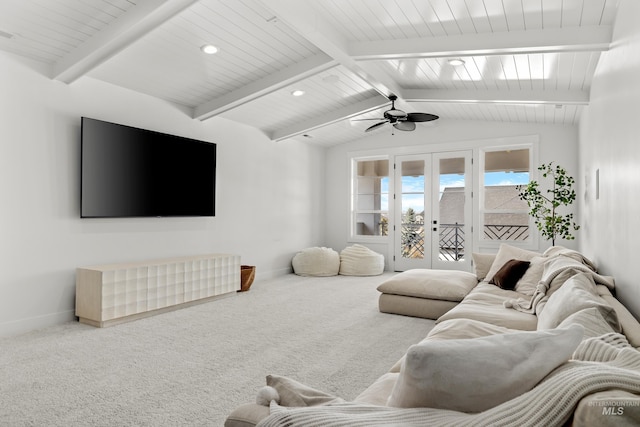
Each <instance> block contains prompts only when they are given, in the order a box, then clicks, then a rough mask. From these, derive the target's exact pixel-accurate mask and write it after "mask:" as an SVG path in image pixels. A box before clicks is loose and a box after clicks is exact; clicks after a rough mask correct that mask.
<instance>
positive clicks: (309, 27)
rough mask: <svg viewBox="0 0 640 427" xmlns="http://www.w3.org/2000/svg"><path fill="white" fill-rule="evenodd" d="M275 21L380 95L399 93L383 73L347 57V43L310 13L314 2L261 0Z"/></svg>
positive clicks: (332, 27)
mask: <svg viewBox="0 0 640 427" xmlns="http://www.w3.org/2000/svg"><path fill="white" fill-rule="evenodd" d="M262 4H263V5H264V7H265V8H267V9H268V10H270V11H271V12H272V13H273V14H274V15H275V16H276V17H277V18H278V21H280V22H283V23H285V24H286V25H287V26H289V27H291V28H292V29H293V30H294V31H296V32H297V33H298V34H300V36H301V37H304V38H305V39H307V40H308V41H309V42H311V43H312V44H314V45H315V46H316V47H317V48H318V49H320V50H322V51H323V52H325V53H326V54H327V55H329V56H331V57H332V58H334V59H335V60H336V61H338V63H339V64H340V65H342V66H344V67H345V68H347V69H348V70H350V71H351V72H353V73H354V74H356V75H357V76H358V77H360V78H361V79H362V80H363V81H364V82H365V83H366V84H368V85H370V86H371V87H372V88H373V89H375V90H376V91H377V92H378V93H380V94H381V95H383V96H389V95H390V94H392V93H398V92H399V90H400V88H399V87H398V86H397V85H396V83H395V82H394V81H393V79H391V78H389V76H387V75H386V74H384V73H379V72H377V71H376V70H370V69H368V68H366V67H363V66H361V65H359V64H358V63H357V61H355V60H354V58H352V57H351V55H350V54H349V44H348V41H347V40H346V39H345V38H344V37H342V36H341V34H342V33H341V32H340V31H339V30H337V29H336V28H335V27H334V26H333V25H332V24H331V23H330V22H328V21H326V20H324V19H322V18H321V17H320V15H319V14H318V13H315V12H314V10H313V3H312V2H309V1H303V0H262Z"/></svg>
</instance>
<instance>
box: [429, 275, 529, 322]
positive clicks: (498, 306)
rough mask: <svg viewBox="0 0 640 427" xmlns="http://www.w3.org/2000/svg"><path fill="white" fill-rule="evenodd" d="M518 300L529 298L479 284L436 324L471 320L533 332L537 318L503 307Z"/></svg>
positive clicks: (493, 286)
mask: <svg viewBox="0 0 640 427" xmlns="http://www.w3.org/2000/svg"><path fill="white" fill-rule="evenodd" d="M518 298H530V297H528V296H526V295H522V294H520V293H518V292H515V291H509V290H506V289H500V288H499V287H497V286H495V285H490V284H489V283H486V282H481V283H479V284H478V285H477V286H476V287H475V288H473V289H472V290H471V291H470V292H469V294H468V295H467V296H466V297H465V298H464V299H463V300H462V302H460V304H458V305H457V306H455V307H454V308H452V309H451V310H449V311H448V312H446V313H445V314H443V315H442V316H440V317H439V318H438V320H437V321H436V323H440V322H444V321H445V320H449V319H473V320H478V321H481V322H486V323H491V324H492V325H497V326H503V327H505V328H510V329H518V330H522V331H535V329H536V325H537V323H538V318H537V317H536V316H535V315H534V314H527V313H522V312H520V311H517V310H513V309H511V308H505V307H504V305H503V304H504V302H505V301H506V300H509V299H518Z"/></svg>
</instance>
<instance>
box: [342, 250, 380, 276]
mask: <svg viewBox="0 0 640 427" xmlns="http://www.w3.org/2000/svg"><path fill="white" fill-rule="evenodd" d="M383 271H384V256H383V255H381V254H379V253H377V252H374V251H372V250H371V249H369V248H367V247H366V246H362V245H353V246H349V247H346V248H344V249H343V250H342V252H340V274H343V275H345V276H377V275H380V274H382V272H383Z"/></svg>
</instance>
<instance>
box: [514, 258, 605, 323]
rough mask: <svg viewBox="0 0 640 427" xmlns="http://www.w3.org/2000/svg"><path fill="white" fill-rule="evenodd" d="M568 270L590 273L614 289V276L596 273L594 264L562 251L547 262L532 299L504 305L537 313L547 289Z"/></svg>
mask: <svg viewBox="0 0 640 427" xmlns="http://www.w3.org/2000/svg"><path fill="white" fill-rule="evenodd" d="M568 270H573V271H575V273H576V274H577V273H580V272H585V273H589V274H591V277H593V280H594V281H595V282H596V283H598V284H601V285H605V286H607V287H608V288H609V289H612V290H613V288H614V281H613V278H612V277H609V276H602V275H600V274H598V273H596V272H595V270H594V269H593V265H589V264H585V263H584V262H579V261H578V260H577V259H576V258H575V256H572V255H571V254H569V253H567V254H563V253H560V254H558V255H556V256H554V257H552V258H551V259H549V261H546V262H545V264H544V272H543V273H542V278H541V279H540V282H539V283H538V285H537V286H536V290H535V292H534V293H533V296H532V297H531V299H530V300H525V299H523V298H518V299H517V300H516V299H512V300H507V301H505V302H504V306H505V307H506V308H513V309H514V310H518V311H521V312H523V313H528V314H535V313H536V307H537V306H538V304H540V302H541V301H542V300H543V299H544V298H545V296H546V295H547V291H548V290H549V287H550V286H551V283H552V282H553V280H554V279H555V278H556V277H558V276H559V275H560V274H562V273H564V272H566V271H568Z"/></svg>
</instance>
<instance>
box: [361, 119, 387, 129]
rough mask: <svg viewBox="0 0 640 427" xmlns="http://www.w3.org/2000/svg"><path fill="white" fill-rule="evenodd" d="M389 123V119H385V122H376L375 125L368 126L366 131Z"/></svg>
mask: <svg viewBox="0 0 640 427" xmlns="http://www.w3.org/2000/svg"><path fill="white" fill-rule="evenodd" d="M387 123H389V121H388V120H385V121H384V122H379V123H376V124H375V125H373V126H369V127H368V128H366V129H365V130H364V131H365V132H371V131H372V130H376V129H378V128H379V127H380V126H382V125H384V124H387Z"/></svg>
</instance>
